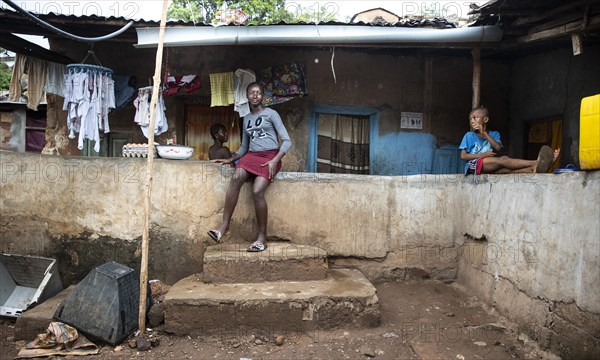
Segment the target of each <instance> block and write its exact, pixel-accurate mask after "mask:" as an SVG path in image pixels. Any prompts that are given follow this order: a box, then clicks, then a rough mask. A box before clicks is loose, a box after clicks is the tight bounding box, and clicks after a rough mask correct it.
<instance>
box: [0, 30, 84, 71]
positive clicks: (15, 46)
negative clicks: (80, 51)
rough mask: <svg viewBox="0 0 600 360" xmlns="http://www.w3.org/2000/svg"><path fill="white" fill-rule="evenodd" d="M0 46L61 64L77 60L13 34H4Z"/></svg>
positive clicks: (0, 38) (0, 39)
mask: <svg viewBox="0 0 600 360" xmlns="http://www.w3.org/2000/svg"><path fill="white" fill-rule="evenodd" d="M0 46H1V47H3V48H5V49H7V50H10V51H12V52H15V53H17V54H21V55H26V56H31V57H34V58H37V59H41V60H46V61H51V62H55V63H59V64H73V63H74V62H75V61H73V59H71V58H70V57H68V56H65V55H63V54H59V53H57V52H54V51H52V50H48V49H45V48H43V47H41V46H39V45H37V44H34V43H32V42H29V41H27V40H25V39H23V38H20V37H18V36H16V35H12V34H2V36H1V37H0Z"/></svg>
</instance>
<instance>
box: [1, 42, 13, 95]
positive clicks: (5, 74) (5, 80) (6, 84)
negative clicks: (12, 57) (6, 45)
mask: <svg viewBox="0 0 600 360" xmlns="http://www.w3.org/2000/svg"><path fill="white" fill-rule="evenodd" d="M4 52H5V50H4V49H3V48H0V54H1V53H4ZM11 77H12V70H11V69H10V67H8V65H6V64H5V63H3V62H0V90H8V89H9V88H10V78H11Z"/></svg>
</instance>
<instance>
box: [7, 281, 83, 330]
mask: <svg viewBox="0 0 600 360" xmlns="http://www.w3.org/2000/svg"><path fill="white" fill-rule="evenodd" d="M73 289H75V285H71V286H69V287H68V288H66V289H64V290H63V291H61V292H60V293H58V294H56V295H55V296H54V297H52V298H50V299H48V300H46V301H44V302H43V303H41V304H39V305H37V306H35V307H33V308H31V309H29V310H26V311H24V312H23V313H22V314H21V315H20V316H19V317H18V318H17V322H16V323H15V329H14V340H15V341H18V340H26V341H33V340H35V339H36V338H37V336H38V334H43V333H45V332H46V330H47V329H48V325H50V323H51V322H52V321H55V320H53V317H54V313H55V312H56V309H58V307H59V306H60V303H61V302H62V301H63V300H64V299H66V297H67V296H69V294H70V293H71V291H73Z"/></svg>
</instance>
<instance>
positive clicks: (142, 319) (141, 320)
mask: <svg viewBox="0 0 600 360" xmlns="http://www.w3.org/2000/svg"><path fill="white" fill-rule="evenodd" d="M168 9H169V0H163V8H162V15H161V19H160V29H159V31H158V46H157V49H156V63H155V65H154V77H153V80H154V87H153V89H152V100H151V101H150V111H152V112H151V115H150V124H149V125H148V128H149V129H150V131H149V132H148V165H147V166H146V181H145V190H146V191H145V196H144V230H143V233H142V260H141V264H140V303H139V312H138V329H139V331H140V335H139V336H141V337H143V336H144V334H145V332H146V297H147V295H148V246H149V242H150V239H149V238H150V219H151V217H150V210H151V204H152V196H151V195H152V169H153V164H154V124H155V121H156V113H157V110H158V109H157V106H156V105H157V104H158V95H159V92H160V89H159V87H160V79H161V76H160V72H161V69H162V58H163V43H164V39H165V25H166V23H167V10H168Z"/></svg>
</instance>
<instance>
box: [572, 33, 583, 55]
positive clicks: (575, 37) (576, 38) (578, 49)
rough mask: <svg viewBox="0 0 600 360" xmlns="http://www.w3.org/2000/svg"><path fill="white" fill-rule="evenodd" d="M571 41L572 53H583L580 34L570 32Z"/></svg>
mask: <svg viewBox="0 0 600 360" xmlns="http://www.w3.org/2000/svg"><path fill="white" fill-rule="evenodd" d="M571 43H572V44H573V55H580V54H581V53H583V47H582V45H581V34H571Z"/></svg>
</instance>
